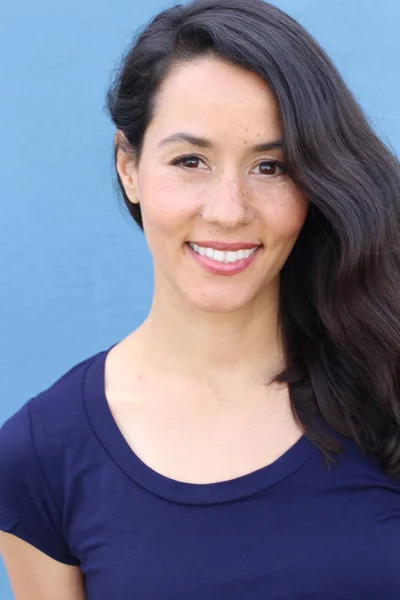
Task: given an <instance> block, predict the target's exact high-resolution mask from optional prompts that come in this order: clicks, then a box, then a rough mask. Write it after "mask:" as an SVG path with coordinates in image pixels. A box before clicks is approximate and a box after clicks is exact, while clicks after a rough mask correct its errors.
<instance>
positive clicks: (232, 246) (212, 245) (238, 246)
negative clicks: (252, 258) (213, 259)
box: [188, 240, 262, 252]
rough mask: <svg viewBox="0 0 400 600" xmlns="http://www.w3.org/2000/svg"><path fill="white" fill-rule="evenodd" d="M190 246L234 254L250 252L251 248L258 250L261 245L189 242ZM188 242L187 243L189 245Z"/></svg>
mask: <svg viewBox="0 0 400 600" xmlns="http://www.w3.org/2000/svg"><path fill="white" fill-rule="evenodd" d="M189 242H190V243H191V244H196V246H200V248H213V249H214V250H222V251H225V252H229V251H231V252H236V251H237V250H252V249H253V248H259V247H260V246H262V244H254V243H249V242H235V243H233V244H227V243H225V242H213V241H208V242H197V241H195V240H189ZM189 242H188V243H189Z"/></svg>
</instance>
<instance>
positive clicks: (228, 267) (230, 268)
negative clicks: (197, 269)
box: [185, 244, 262, 275]
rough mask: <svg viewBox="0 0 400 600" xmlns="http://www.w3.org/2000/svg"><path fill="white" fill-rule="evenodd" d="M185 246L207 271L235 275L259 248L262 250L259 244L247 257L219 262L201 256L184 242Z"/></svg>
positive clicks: (253, 256)
mask: <svg viewBox="0 0 400 600" xmlns="http://www.w3.org/2000/svg"><path fill="white" fill-rule="evenodd" d="M185 248H187V250H188V251H189V252H190V254H191V255H192V256H193V258H195V259H196V261H197V262H198V263H199V265H200V266H202V267H203V269H205V270H206V271H209V272H210V273H215V274H216V275H236V274H237V273H242V272H243V271H245V270H246V269H247V268H248V267H249V266H250V265H251V264H252V262H253V261H254V260H255V258H256V256H258V254H259V253H260V250H262V246H259V248H257V250H256V251H255V252H253V254H251V255H250V256H249V257H248V258H242V259H241V260H237V261H236V262H234V263H220V262H217V261H216V260H213V259H212V258H208V256H201V254H197V252H195V251H194V250H193V249H192V248H191V247H190V246H189V244H185Z"/></svg>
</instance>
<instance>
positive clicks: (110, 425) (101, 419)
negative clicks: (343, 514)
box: [83, 344, 318, 504]
mask: <svg viewBox="0 0 400 600" xmlns="http://www.w3.org/2000/svg"><path fill="white" fill-rule="evenodd" d="M114 346H116V344H113V345H112V346H111V347H109V348H108V349H106V350H103V351H102V352H99V353H98V354H96V355H95V356H94V357H93V360H92V361H91V362H90V364H89V367H88V369H87V370H86V374H85V378H84V382H83V402H84V406H85V410H86V414H87V417H88V419H89V422H90V424H91V427H92V429H93V431H94V433H95V435H96V437H97V439H98V441H99V442H100V444H101V445H102V446H103V448H104V449H105V451H106V452H107V454H108V455H109V456H110V457H111V458H112V460H113V461H114V462H115V463H116V464H117V466H118V467H119V468H120V469H122V470H123V471H124V473H125V474H126V475H127V476H128V477H129V478H130V479H131V480H132V481H134V482H135V483H136V484H138V485H140V486H141V487H142V488H144V489H146V490H147V491H149V492H151V493H153V494H155V495H157V496H159V497H161V498H164V499H166V500H169V501H172V502H177V503H180V504H220V503H225V502H232V501H237V500H241V499H244V498H248V497H250V496H254V495H257V494H260V493H262V492H264V491H265V490H267V489H268V488H270V487H272V486H273V485H276V484H278V483H279V482H281V481H283V480H284V479H287V478H288V477H290V476H292V475H293V474H294V473H295V472H296V471H298V470H299V469H300V468H301V467H302V466H303V465H304V464H305V463H306V462H308V461H309V460H310V459H311V458H312V457H313V456H314V454H315V453H316V452H317V451H318V449H317V447H316V446H315V445H314V444H313V443H312V442H311V441H310V440H308V439H307V438H306V437H305V435H304V434H303V435H302V436H301V437H300V438H299V439H298V440H297V441H296V442H295V443H294V444H293V445H292V446H291V447H290V448H289V449H288V450H286V451H285V452H284V453H283V454H282V455H281V456H280V457H278V458H277V459H276V460H275V461H273V462H272V463H269V464H268V465H265V466H264V467H261V468H260V469H257V470H255V471H252V472H250V473H247V474H245V475H241V476H239V477H235V478H234V479H228V480H225V481H218V482H214V483H187V482H184V481H178V480H175V479H172V478H170V477H167V476H165V475H162V474H161V473H158V472H157V471H155V470H154V469H152V468H151V467H150V466H148V465H147V464H146V463H144V462H143V461H142V460H141V459H140V458H139V456H138V455H137V454H135V452H134V451H133V450H132V448H131V447H130V446H129V444H128V442H127V441H126V439H125V437H124V436H123V434H122V432H121V430H120V429H119V427H118V425H117V423H116V421H115V419H114V417H113V414H112V412H111V409H110V406H109V404H108V400H107V397H106V393H105V363H106V358H107V355H108V353H109V352H110V351H111V350H112V348H113V347H114Z"/></svg>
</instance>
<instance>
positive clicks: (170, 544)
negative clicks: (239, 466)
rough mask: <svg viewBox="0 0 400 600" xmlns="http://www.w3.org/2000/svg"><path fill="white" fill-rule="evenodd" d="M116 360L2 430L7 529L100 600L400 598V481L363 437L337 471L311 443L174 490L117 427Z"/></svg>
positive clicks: (35, 402)
mask: <svg viewBox="0 0 400 600" xmlns="http://www.w3.org/2000/svg"><path fill="white" fill-rule="evenodd" d="M106 354H107V350H106V351H104V352H101V353H99V354H96V355H95V356H92V357H90V358H88V359H87V360H85V361H83V362H81V363H79V364H77V365H75V366H74V367H73V368H72V369H71V370H70V371H68V372H67V373H65V374H64V375H63V376H62V377H61V378H60V379H59V380H58V381H57V382H56V383H54V384H53V385H52V386H51V387H49V388H48V389H47V390H45V391H43V392H42V393H40V394H39V395H37V396H35V397H34V398H32V399H30V400H29V401H28V402H27V403H26V404H24V405H23V406H22V408H20V409H19V410H18V412H16V413H15V414H14V415H13V416H12V417H11V418H10V419H8V421H6V423H5V424H4V425H3V426H2V428H1V429H0V456H1V461H0V529H2V530H4V531H8V532H11V533H13V534H14V535H16V536H18V537H20V538H22V539H24V540H26V541H27V542H29V543H30V544H33V545H34V546H35V547H37V548H39V549H40V550H41V551H42V552H45V553H46V554H48V555H49V556H51V557H53V558H54V559H56V560H58V561H61V562H63V563H66V564H69V565H79V567H80V569H81V570H82V572H83V575H84V582H85V591H86V597H87V599H88V600H110V599H111V598H116V599H118V600H133V599H135V600H189V599H190V600H266V599H268V600H283V599H285V600H287V599H290V600H300V599H301V600H311V599H317V600H322V599H323V600H399V598H400V483H399V482H398V481H394V480H392V479H390V478H389V477H388V476H386V475H384V474H383V473H382V471H381V470H380V469H379V467H378V466H377V464H376V463H375V462H374V461H373V460H372V459H370V458H368V457H366V456H363V455H362V454H361V452H360V451H359V450H358V449H357V447H356V445H355V444H354V443H353V442H351V441H348V440H345V439H344V438H340V439H341V440H342V442H343V444H344V448H345V453H344V454H343V455H341V456H340V457H338V458H337V460H336V464H335V465H334V466H333V468H332V470H331V472H329V471H328V470H327V469H326V468H325V466H324V461H323V456H322V454H321V452H320V451H319V450H318V449H317V448H316V447H315V446H314V445H313V444H312V443H311V442H310V441H309V440H307V438H306V437H304V436H303V437H302V438H300V440H299V441H298V442H297V443H295V444H294V445H293V446H292V447H291V448H290V449H289V450H288V451H287V452H285V454H283V456H281V457H280V458H279V459H278V460H276V461H275V462H274V463H272V464H270V465H267V466H265V467H263V468H261V469H258V470H257V471H254V472H252V473H249V474H247V475H244V476H242V477H238V478H236V479H232V480H229V481H223V482H218V483H210V484H192V483H183V482H179V481H175V480H173V479H170V478H168V477H165V476H163V475H161V474H159V473H157V472H156V471H154V470H152V469H151V468H149V467H148V466H147V465H146V464H145V463H143V462H142V461H141V460H140V459H139V457H138V456H136V455H135V454H134V452H133V451H132V449H131V448H130V447H129V445H128V443H127V442H126V441H125V439H124V437H123V436H122V434H121V432H120V430H119V429H118V427H117V425H116V422H115V421H114V419H113V416H112V413H111V411H110V409H109V405H108V403H107V400H106V397H105V393H104V363H105V358H106ZM338 437H339V436H338Z"/></svg>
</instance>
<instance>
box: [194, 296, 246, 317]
mask: <svg viewBox="0 0 400 600" xmlns="http://www.w3.org/2000/svg"><path fill="white" fill-rule="evenodd" d="M187 301H189V303H190V305H191V307H192V309H194V310H198V311H202V312H206V313H214V314H220V315H223V314H229V313H234V312H237V311H239V310H242V309H245V308H246V306H249V305H250V304H251V300H250V299H249V298H238V297H236V298H234V297H232V295H230V296H229V297H223V296H218V297H216V296H214V297H212V296H211V295H210V296H206V295H204V296H202V297H199V295H196V296H192V297H191V298H187Z"/></svg>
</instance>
